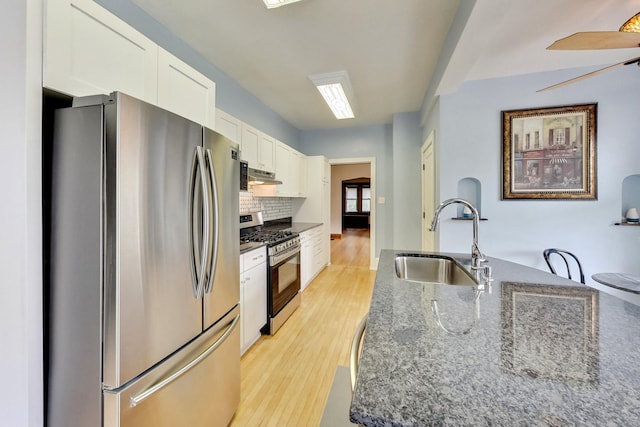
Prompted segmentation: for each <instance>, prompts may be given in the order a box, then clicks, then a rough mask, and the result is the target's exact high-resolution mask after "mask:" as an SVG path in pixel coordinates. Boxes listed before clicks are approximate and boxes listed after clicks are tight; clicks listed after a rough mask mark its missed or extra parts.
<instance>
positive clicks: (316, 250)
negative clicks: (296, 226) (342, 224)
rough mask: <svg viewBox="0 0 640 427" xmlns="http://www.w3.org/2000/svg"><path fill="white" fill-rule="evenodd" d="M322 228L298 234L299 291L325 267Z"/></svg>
mask: <svg viewBox="0 0 640 427" xmlns="http://www.w3.org/2000/svg"><path fill="white" fill-rule="evenodd" d="M322 230H323V227H322V226H319V227H315V228H312V229H310V230H307V231H303V232H302V233H300V245H301V248H300V289H301V290H303V289H304V288H306V287H307V286H308V285H309V283H311V281H312V280H313V279H314V278H315V277H316V276H317V275H318V274H319V273H320V272H321V271H322V269H323V268H324V267H325V266H326V265H327V261H326V258H325V256H324V242H323V239H322V236H323V233H322Z"/></svg>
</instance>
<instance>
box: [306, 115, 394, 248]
mask: <svg viewBox="0 0 640 427" xmlns="http://www.w3.org/2000/svg"><path fill="white" fill-rule="evenodd" d="M300 151H302V152H303V153H304V154H306V155H308V156H319V155H323V156H325V157H327V158H328V159H329V160H331V159H343V158H361V157H375V158H376V171H375V172H376V194H375V196H376V203H377V198H378V197H385V199H386V200H385V203H384V204H377V205H376V224H375V225H376V242H374V244H375V253H376V256H377V254H378V253H379V252H380V250H381V249H386V248H392V247H393V206H392V204H393V203H392V202H393V150H392V130H391V126H390V125H375V126H363V127H356V128H343V129H327V130H310V131H302V132H301V133H300Z"/></svg>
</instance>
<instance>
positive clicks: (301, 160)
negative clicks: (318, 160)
mask: <svg viewBox="0 0 640 427" xmlns="http://www.w3.org/2000/svg"><path fill="white" fill-rule="evenodd" d="M298 177H299V179H300V181H299V183H298V197H307V156H305V155H304V154H302V153H298Z"/></svg>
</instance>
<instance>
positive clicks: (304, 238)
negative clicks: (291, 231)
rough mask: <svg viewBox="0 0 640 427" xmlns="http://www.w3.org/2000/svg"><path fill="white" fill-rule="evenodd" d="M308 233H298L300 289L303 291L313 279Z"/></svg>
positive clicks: (310, 243) (310, 240)
mask: <svg viewBox="0 0 640 427" xmlns="http://www.w3.org/2000/svg"><path fill="white" fill-rule="evenodd" d="M309 234H310V232H309V231H305V232H302V233H300V246H301V247H300V289H301V290H304V289H305V288H306V287H307V286H308V285H309V283H310V282H311V279H312V277H313V271H312V270H313V242H312V239H311V236H310V235H309Z"/></svg>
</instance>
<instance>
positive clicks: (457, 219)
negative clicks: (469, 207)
mask: <svg viewBox="0 0 640 427" xmlns="http://www.w3.org/2000/svg"><path fill="white" fill-rule="evenodd" d="M451 219H454V220H456V221H471V220H473V218H461V217H454V218H451ZM480 221H488V219H487V218H480Z"/></svg>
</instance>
